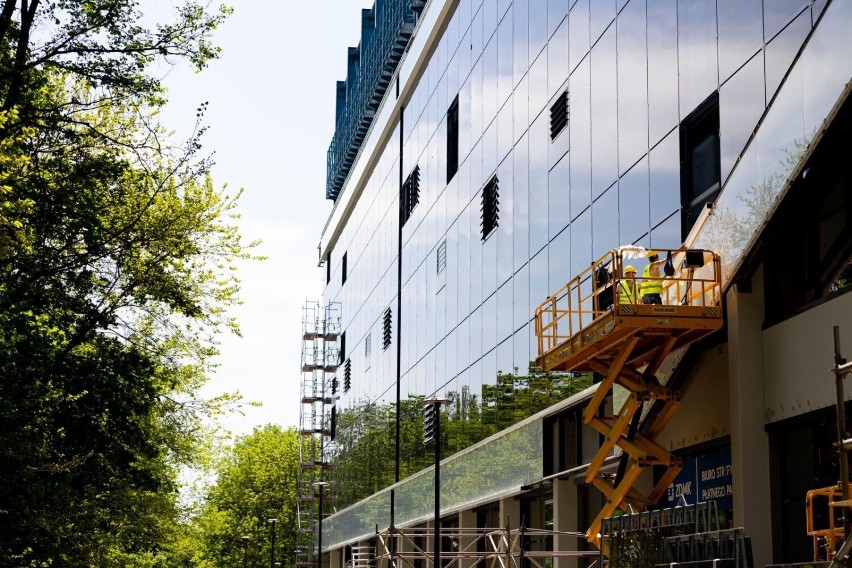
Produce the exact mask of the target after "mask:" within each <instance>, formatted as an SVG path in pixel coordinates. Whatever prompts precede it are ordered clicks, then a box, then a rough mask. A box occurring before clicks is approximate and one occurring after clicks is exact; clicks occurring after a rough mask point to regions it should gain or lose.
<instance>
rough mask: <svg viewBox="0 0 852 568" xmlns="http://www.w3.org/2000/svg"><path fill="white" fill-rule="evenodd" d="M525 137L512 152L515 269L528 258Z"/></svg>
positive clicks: (527, 173)
mask: <svg viewBox="0 0 852 568" xmlns="http://www.w3.org/2000/svg"><path fill="white" fill-rule="evenodd" d="M527 154H528V151H527V137H526V136H524V137H522V138H521V140H520V141H519V142H518V144H517V145H516V146H515V151H514V152H513V153H512V160H513V162H514V172H513V173H514V199H513V204H514V207H513V231H512V246H513V248H514V251H513V257H514V269H515V270H516V271H517V270H518V269H519V268H520V267H521V266H523V265H525V264H526V263H527V261H528V260H529V258H530V254H529V252H530V251H529V230H530V222H529V179H528V177H529V162H528V156H527Z"/></svg>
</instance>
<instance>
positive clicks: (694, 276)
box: [535, 247, 723, 552]
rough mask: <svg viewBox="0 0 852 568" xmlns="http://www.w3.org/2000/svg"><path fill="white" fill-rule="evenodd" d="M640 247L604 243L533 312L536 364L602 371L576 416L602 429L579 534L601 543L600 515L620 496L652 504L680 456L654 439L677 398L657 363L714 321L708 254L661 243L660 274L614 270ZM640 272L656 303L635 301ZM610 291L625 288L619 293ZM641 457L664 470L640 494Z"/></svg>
mask: <svg viewBox="0 0 852 568" xmlns="http://www.w3.org/2000/svg"><path fill="white" fill-rule="evenodd" d="M625 248H626V249H627V250H626V251H625V250H624V249H625ZM642 253H644V251H638V250H636V249H635V248H634V247H623V248H622V249H619V250H612V251H610V252H609V253H607V254H606V255H604V256H603V257H602V258H600V259H599V260H598V261H596V262H595V263H593V264H592V265H591V266H590V267H589V268H588V269H587V270H585V271H584V272H583V273H581V274H580V275H578V276H577V277H575V278H574V279H573V280H571V281H570V282H568V283H567V284H566V285H565V286H564V287H563V288H561V289H560V290H559V291H558V292H556V293H555V294H554V295H552V296H550V297H549V298H548V299H547V301H545V302H544V303H543V304H541V305H540V306H539V307H538V309H536V313H535V325H536V335H537V337H538V357H537V359H536V362H537V364H538V366H540V367H541V368H542V369H544V370H545V371H593V372H596V373H600V374H601V375H603V380H602V381H601V382H600V383H599V385H598V389H597V391H595V394H594V395H593V397H592V399H591V401H590V402H589V404H588V406H587V407H586V409H585V412H584V414H583V421H584V423H585V424H588V425H589V426H591V427H593V428H594V429H595V430H597V431H598V432H600V433H601V434H603V436H604V437H605V438H604V441H603V443H602V444H601V447H600V448H599V450H598V452H597V453H596V454H595V456H594V458H593V459H592V461H591V462H590V464H589V467H588V469H587V472H586V479H585V481H586V483H588V484H591V485H594V486H595V487H597V488H598V489H599V490H600V491H601V492H602V493H603V494H604V496H605V498H606V504H605V505H604V507H603V509H602V510H601V511H600V513H599V515H598V517H597V518H596V519H595V521H594V522H593V523H592V525H591V527H589V529H588V531H587V532H586V539H587V540H588V541H589V542H592V543H594V544H595V545H597V546H598V547H601V548H602V549H603V548H604V546H605V544H604V543H601V542H600V536H599V533H600V529H601V522H602V520H603V519H604V518H607V517H610V516H611V515H612V514H613V513H614V512H615V511H616V509H619V508H621V509H625V508H626V507H627V505H628V504H629V505H630V506H632V507H633V509H634V510H640V511H641V510H644V509H645V508H646V507H647V506H648V505H651V504H655V503H656V502H657V501H659V499H660V497H662V495H663V494H664V493H665V491H666V488H667V487H668V486H669V484H671V483H672V481H673V480H674V479H675V477H677V475H678V473H679V472H680V470H681V468H682V465H683V464H682V460H680V459H679V458H677V457H675V456H673V455H672V454H670V453H669V452H668V450H666V449H665V448H663V447H662V446H660V445H659V444H657V443H656V442H655V441H654V440H655V438H656V437H657V436H658V435H659V433H660V432H661V431H662V430H663V428H665V425H666V424H667V423H668V421H669V419H670V418H671V416H672V415H673V414H674V411H675V409H676V408H677V405H678V403H679V402H680V395H679V393H677V392H674V391H672V390H671V389H668V388H666V387H665V386H664V385H661V384H660V382H659V381H658V380H657V377H656V373H657V371H658V370H659V369H660V366H661V365H662V364H663V361H664V360H665V358H666V356H667V355H668V354H669V353H671V352H672V351H673V350H675V349H678V348H680V347H683V346H686V345H688V344H690V343H692V342H693V341H696V340H697V339H700V338H701V337H703V336H705V335H707V334H709V333H712V332H714V331H716V330H718V329H720V328H721V327H722V324H723V320H722V312H723V310H722V305H721V273H720V262H719V256H718V255H717V254H715V253H712V252H710V251H704V250H681V251H676V252H674V253H672V252H670V253H669V254H668V257H669V258H670V260H671V261H670V262H669V263H668V266H669V268H670V270H669V271H668V272H669V275H667V276H666V275H661V276H656V277H651V276H648V277H640V278H626V277H624V276H623V275H624V267H625V265H626V260H627V258H626V257H627V256H628V255H629V254H633V255H636V254H639V255H641V254H642ZM661 273H663V271H661ZM650 281H655V282H656V283H658V284H659V285H660V287H661V288H662V293H661V294H660V299H661V301H662V303H661V304H644V303H642V301H641V299H640V294H639V291H640V289H641V288H642V284H643V283H647V282H650ZM619 290H629V291H631V292H632V293H628V294H623V295H622V294H619ZM620 296H621V297H620ZM614 384H618V385H620V386H622V387H624V388H625V389H626V390H627V391H628V396H627V399H626V400H625V401H624V403H623V405H622V406H621V408H620V409H614V410H613V412H617V414H614V415H611V416H607V415H605V413H604V412H602V411H601V409H602V408H606V406H605V405H604V404H603V403H604V401H605V400H606V397H607V395H608V394H609V392H610V389H611V388H612V386H613V385H614ZM653 401H661V402H662V405H661V409H660V411H659V412H655V413H654V414H653V415H649V419H651V420H653V423H650V424H645V425H644V427H643V432H644V433H639V431H638V421H639V417H640V416H641V413H642V407H643V404H644V403H645V402H653ZM616 445H617V446H619V447H620V448H621V449H622V451H623V452H624V455H626V456H627V463H626V467H624V468H623V469H622V470H621V471H620V473H619V474H618V475H616V476H612V475H602V474H601V472H600V469H601V466H603V464H604V460H605V459H606V458H607V457H608V456H609V455H610V454H611V453H612V451H613V448H614V447H615V446H616ZM650 466H663V467H665V468H666V470H665V472H664V473H663V474H662V476H661V477H660V479H659V481H658V482H657V484H656V485H655V486H654V488H653V489H652V490H651V492H650V493H649V494H648V495H643V494H641V493H640V492H639V491H637V490H636V489H635V488H634V484H635V482H636V480H637V479H638V478H639V475H640V474H641V473H642V470H643V469H644V468H646V467H650ZM605 552H606V551H605Z"/></svg>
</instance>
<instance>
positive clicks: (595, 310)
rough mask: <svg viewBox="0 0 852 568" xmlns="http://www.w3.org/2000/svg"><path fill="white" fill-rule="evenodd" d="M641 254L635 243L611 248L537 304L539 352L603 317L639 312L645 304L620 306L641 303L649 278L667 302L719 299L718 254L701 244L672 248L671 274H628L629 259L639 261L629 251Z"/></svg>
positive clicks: (705, 304)
mask: <svg viewBox="0 0 852 568" xmlns="http://www.w3.org/2000/svg"><path fill="white" fill-rule="evenodd" d="M624 248H629V250H627V251H625V250H623V249H624ZM637 254H640V255H642V256H644V251H642V252H641V253H637V252H636V250H635V247H623V248H622V249H613V250H611V251H609V252H607V253H606V254H605V255H603V256H602V257H601V258H599V259H598V260H596V261H595V262H593V263H592V264H591V265H590V266H589V267H588V268H587V269H586V270H584V271H583V272H581V273H580V274H579V275H578V276H576V277H575V278H574V279H572V280H570V281H569V282H568V283H567V284H565V285H564V286H563V287H562V288H560V289H559V290H557V291H556V292H555V293H554V294H553V295H551V296H550V297H548V298H547V300H545V301H544V302H543V303H542V304H541V305H539V306H538V308H536V310H535V331H536V336H537V338H538V353H539V355H541V354H543V353H547V352H548V351H550V350H551V349H553V348H554V347H556V346H558V345H560V344H562V343H564V342H565V341H567V340H569V339H571V338H572V337H574V336H575V335H576V334H577V333H579V332H581V331H582V330H583V329H585V328H586V327H588V326H589V325H591V324H592V323H593V322H595V321H596V320H598V319H599V318H605V317H613V316H615V315H628V314H633V315H641V314H640V312H641V310H624V309H621V308H622V306H624V305H625V304H632V305H639V304H642V303H643V302H642V299H641V293H640V291H641V289H642V287H643V286H642V285H643V284H645V283H651V282H655V283H659V285H660V287H661V288H662V292H661V294H660V296H661V300H662V304H663V305H666V306H697V307H705V308H706V307H714V306H718V305H719V302H720V295H721V270H720V261H719V255H717V254H715V253H713V252H711V251H707V250H700V249H690V250H679V251H669V252H668V254H669V257H670V258H671V267H672V268H673V273H672V274H671V275H670V276H667V275H661V276H659V277H650V276H647V277H645V276H637V277H636V278H634V279H631V278H626V277H625V276H624V268H625V266H627V265H628V264H629V263H630V262H637V261H631V260H630V256H636V255H637ZM637 264H641V262H637ZM661 272H662V271H661ZM623 287H626V288H628V289H630V290H633V294H632V297H630V298H629V300H628V301H627V302H625V301H624V300H622V298H621V294H619V291H620V290H621V289H622V288H623ZM716 315H719V316H721V314H716Z"/></svg>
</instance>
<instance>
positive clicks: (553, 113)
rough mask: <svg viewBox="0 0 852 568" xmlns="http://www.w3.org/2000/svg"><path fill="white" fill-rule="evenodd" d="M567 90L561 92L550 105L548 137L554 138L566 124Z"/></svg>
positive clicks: (567, 116)
mask: <svg viewBox="0 0 852 568" xmlns="http://www.w3.org/2000/svg"><path fill="white" fill-rule="evenodd" d="M568 118H569V114H568V91H565V92H563V93H562V94H561V95H559V97H558V98H557V99H556V101H555V102H554V103H553V106H551V107H550V139H551V140H554V139H556V137H557V136H559V133H560V132H562V131H563V130H565V127H566V126H567V125H568Z"/></svg>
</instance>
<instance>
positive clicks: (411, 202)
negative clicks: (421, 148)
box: [399, 166, 420, 225]
mask: <svg viewBox="0 0 852 568" xmlns="http://www.w3.org/2000/svg"><path fill="white" fill-rule="evenodd" d="M399 199H400V206H401V207H402V224H403V225H405V224H406V223H407V222H408V220H409V219H410V218H411V212H412V211H414V208H415V207H416V206H417V203H418V201H420V166H414V169H413V170H412V171H411V173H410V174H408V177H407V178H405V182H404V183H403V184H402V189H401V192H400V196H399Z"/></svg>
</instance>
